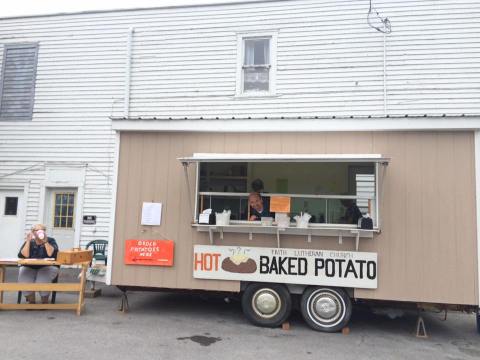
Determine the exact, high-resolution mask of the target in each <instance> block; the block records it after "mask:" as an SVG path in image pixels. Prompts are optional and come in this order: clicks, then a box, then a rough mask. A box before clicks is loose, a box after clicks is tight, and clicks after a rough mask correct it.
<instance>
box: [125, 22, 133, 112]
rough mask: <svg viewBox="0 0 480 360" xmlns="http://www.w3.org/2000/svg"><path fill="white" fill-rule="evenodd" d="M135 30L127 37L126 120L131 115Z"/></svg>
mask: <svg viewBox="0 0 480 360" xmlns="http://www.w3.org/2000/svg"><path fill="white" fill-rule="evenodd" d="M134 31H135V28H133V27H131V28H129V29H128V36H127V54H126V57H127V59H126V64H125V95H124V99H125V103H124V106H123V116H125V117H126V118H128V117H129V115H130V79H131V74H132V45H133V33H134Z"/></svg>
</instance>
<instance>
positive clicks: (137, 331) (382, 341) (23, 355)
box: [0, 269, 480, 360]
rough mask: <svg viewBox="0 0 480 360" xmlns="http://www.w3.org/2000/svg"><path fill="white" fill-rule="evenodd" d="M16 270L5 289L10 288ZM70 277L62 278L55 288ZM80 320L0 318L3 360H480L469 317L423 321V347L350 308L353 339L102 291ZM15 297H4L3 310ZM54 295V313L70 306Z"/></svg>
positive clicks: (160, 297) (210, 301)
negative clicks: (123, 307) (123, 303)
mask: <svg viewBox="0 0 480 360" xmlns="http://www.w3.org/2000/svg"><path fill="white" fill-rule="evenodd" d="M15 276H16V272H15V269H9V271H8V272H7V279H9V280H10V281H12V280H14V278H15ZM69 276H70V277H73V276H74V274H72V272H70V274H65V271H62V275H61V277H60V282H62V281H65V280H66V279H67V278H68V277H69ZM101 288H102V296H100V297H98V298H94V299H86V309H85V310H86V311H85V313H84V314H83V315H82V316H80V317H78V316H76V315H75V313H74V312H73V311H66V310H65V311H64V310H62V311H50V310H44V311H4V312H0V359H5V360H16V359H29V360H30V359H43V358H45V359H52V360H56V359H62V360H65V359H68V360H76V359H82V360H85V359H89V358H92V359H114V360H123V359H142V360H144V359H222V358H224V359H239V360H245V359H252V358H262V359H273V358H279V357H281V358H283V359H330V358H334V359H335V360H339V359H449V360H460V359H467V360H468V359H479V358H480V334H478V333H477V332H476V324H475V316H474V315H471V314H470V315H469V314H460V313H449V314H448V317H447V321H443V317H444V314H435V313H426V314H425V315H424V318H425V324H426V328H427V332H428V335H429V337H428V338H427V339H418V338H416V337H415V335H414V333H415V324H416V319H417V318H416V314H415V313H405V314H404V315H403V316H401V317H397V318H395V319H391V318H389V317H388V316H386V315H379V314H375V313H373V312H372V311H370V310H369V309H365V308H355V309H354V313H353V316H352V320H351V323H350V333H349V334H348V335H343V334H342V333H336V334H326V333H319V332H315V331H313V330H311V329H310V328H308V326H307V325H306V324H305V323H304V322H303V320H302V318H301V316H300V314H299V313H298V312H295V313H294V314H293V315H292V317H291V319H290V324H291V327H290V330H282V329H281V328H278V329H266V328H259V327H255V326H253V325H251V324H250V323H248V321H247V320H246V319H245V318H244V316H243V314H242V311H241V306H240V303H239V302H238V301H236V300H234V299H232V300H231V301H229V302H226V301H225V299H224V297H223V296H205V295H198V294H197V295H195V294H178V293H174V294H172V293H161V292H133V293H129V295H128V300H129V305H130V308H129V312H127V313H122V312H119V311H118V307H119V305H120V300H121V292H120V291H119V290H118V289H116V288H115V287H106V286H101ZM15 300H16V294H14V293H7V294H6V297H5V302H14V301H15ZM75 301H76V296H75V295H74V294H65V293H61V294H60V293H59V294H57V303H60V302H75Z"/></svg>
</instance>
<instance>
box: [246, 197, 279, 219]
mask: <svg viewBox="0 0 480 360" xmlns="http://www.w3.org/2000/svg"><path fill="white" fill-rule="evenodd" d="M248 205H249V206H250V218H249V219H248V220H250V221H255V220H260V219H261V218H262V217H269V216H273V214H272V213H271V212H270V211H269V210H268V208H267V206H266V205H264V201H263V198H262V197H261V196H260V194H259V193H257V192H252V193H250V195H248Z"/></svg>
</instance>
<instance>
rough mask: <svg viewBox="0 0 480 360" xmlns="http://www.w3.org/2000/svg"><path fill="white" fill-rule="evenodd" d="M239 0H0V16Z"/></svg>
mask: <svg viewBox="0 0 480 360" xmlns="http://www.w3.org/2000/svg"><path fill="white" fill-rule="evenodd" d="M240 1H241V0H0V18H2V17H10V16H25V15H45V14H57V13H64V12H79V11H90V10H116V9H130V8H144V7H159V6H174V5H201V4H215V3H232V2H240ZM255 1H260V0H255Z"/></svg>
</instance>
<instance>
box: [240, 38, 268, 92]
mask: <svg viewBox="0 0 480 360" xmlns="http://www.w3.org/2000/svg"><path fill="white" fill-rule="evenodd" d="M244 44H245V58H244V62H243V90H244V91H246V92H248V91H269V82H270V39H245V40H244Z"/></svg>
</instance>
